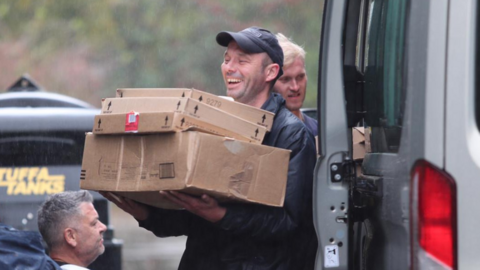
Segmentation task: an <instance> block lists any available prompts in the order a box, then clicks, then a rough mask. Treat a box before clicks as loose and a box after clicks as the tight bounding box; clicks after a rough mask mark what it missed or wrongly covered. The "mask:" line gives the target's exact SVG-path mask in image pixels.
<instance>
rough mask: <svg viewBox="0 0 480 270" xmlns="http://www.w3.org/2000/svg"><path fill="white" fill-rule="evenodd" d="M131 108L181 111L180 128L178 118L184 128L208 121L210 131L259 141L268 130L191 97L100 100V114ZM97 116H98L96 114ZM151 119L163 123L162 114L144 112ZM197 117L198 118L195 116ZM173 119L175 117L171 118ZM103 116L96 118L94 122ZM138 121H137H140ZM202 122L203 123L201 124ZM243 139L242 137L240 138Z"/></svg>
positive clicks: (140, 111)
mask: <svg viewBox="0 0 480 270" xmlns="http://www.w3.org/2000/svg"><path fill="white" fill-rule="evenodd" d="M132 111H134V112H135V113H139V115H142V116H141V117H139V118H142V117H143V114H144V113H151V112H162V113H163V112H178V113H179V114H182V115H184V116H185V117H184V119H183V120H182V119H181V118H180V116H178V117H177V118H176V119H177V120H178V121H188V123H183V124H185V125H186V126H185V128H180V124H181V123H180V122H177V123H176V126H175V128H177V129H182V130H183V129H186V128H188V125H187V124H189V125H192V126H194V127H199V128H200V129H205V128H206V126H207V125H208V128H209V129H210V131H211V133H213V134H218V135H222V136H229V137H232V138H240V137H239V135H241V136H243V137H244V138H246V140H248V141H250V142H253V143H256V144H261V143H262V141H263V138H264V136H265V134H266V133H267V130H266V128H265V127H263V126H259V125H256V124H254V123H252V122H249V121H246V120H244V119H241V118H239V117H237V116H235V115H232V114H230V113H226V112H223V111H221V110H219V109H217V108H214V107H211V106H208V105H205V104H203V103H201V102H198V101H196V100H194V99H191V98H169V97H166V98H165V97H164V98H161V97H152V98H145V97H143V98H107V99H105V101H104V102H103V104H102V114H103V115H109V114H114V113H130V112H132ZM99 117H100V116H99ZM146 118H149V119H150V120H151V121H150V122H152V121H159V122H160V124H162V125H163V124H164V117H163V116H162V117H161V118H160V119H157V120H155V116H154V115H147V116H146ZM195 119H197V120H195ZM172 120H174V119H173V118H172ZM99 121H103V122H104V123H105V121H106V120H101V119H98V120H97V119H95V123H97V124H98V123H99ZM139 125H140V124H139ZM201 126H202V127H201ZM242 140H244V141H245V139H242Z"/></svg>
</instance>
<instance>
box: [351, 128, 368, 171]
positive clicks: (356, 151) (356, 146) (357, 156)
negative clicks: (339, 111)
mask: <svg viewBox="0 0 480 270" xmlns="http://www.w3.org/2000/svg"><path fill="white" fill-rule="evenodd" d="M352 141H353V145H352V148H353V149H352V151H353V153H352V156H353V161H354V162H355V170H356V172H357V175H361V174H362V163H363V158H364V157H365V153H366V147H365V146H366V145H365V129H364V128H363V127H354V128H352Z"/></svg>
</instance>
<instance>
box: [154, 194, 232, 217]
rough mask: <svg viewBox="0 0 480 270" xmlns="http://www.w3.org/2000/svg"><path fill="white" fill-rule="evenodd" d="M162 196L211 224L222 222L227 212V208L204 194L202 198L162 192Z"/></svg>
mask: <svg viewBox="0 0 480 270" xmlns="http://www.w3.org/2000/svg"><path fill="white" fill-rule="evenodd" d="M160 194H161V195H162V196H164V197H165V198H166V199H168V200H170V201H171V202H173V203H176V204H178V205H180V206H181V207H183V208H185V210H187V211H190V212H191V213H193V214H195V215H197V216H199V217H201V218H204V219H206V220H208V221H210V222H217V221H220V220H221V219H222V218H223V217H224V216H225V213H226V212H227V209H226V208H225V207H222V206H220V205H218V202H217V200H215V199H214V198H212V197H210V196H208V195H206V194H203V195H202V197H200V198H196V197H193V196H190V195H187V194H184V193H181V192H176V191H160Z"/></svg>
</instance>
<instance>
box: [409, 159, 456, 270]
mask: <svg viewBox="0 0 480 270" xmlns="http://www.w3.org/2000/svg"><path fill="white" fill-rule="evenodd" d="M412 188H413V190H412V191H413V192H416V194H417V196H416V197H417V203H418V204H417V206H418V208H417V209H416V211H413V213H415V212H416V214H417V218H418V219H417V220H415V217H414V216H412V217H413V219H411V220H412V222H414V223H416V226H413V227H412V228H414V230H413V231H412V233H414V234H415V233H416V234H417V237H416V240H417V241H418V243H413V244H414V245H419V246H420V248H422V249H423V250H424V251H425V252H426V253H427V254H428V255H430V256H433V257H434V258H436V259H437V260H439V261H440V262H442V263H443V264H445V265H446V266H448V267H450V268H451V269H456V261H457V255H456V254H457V250H456V240H457V237H456V233H457V231H456V226H457V217H456V186H455V181H454V180H453V178H452V177H450V176H449V175H448V174H447V173H445V172H444V171H442V170H440V169H438V168H436V167H434V166H433V165H431V164H429V163H428V162H426V161H419V162H417V163H416V164H415V166H414V169H413V172H412ZM415 229H416V230H415ZM414 250H415V249H414ZM421 268H422V267H421V266H420V265H419V266H418V269H421Z"/></svg>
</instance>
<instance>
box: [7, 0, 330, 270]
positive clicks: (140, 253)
mask: <svg viewBox="0 0 480 270" xmlns="http://www.w3.org/2000/svg"><path fill="white" fill-rule="evenodd" d="M322 12H323V10H322V1H318V0H302V1H300V0H298V1H297V0H283V1H282V0H240V1H227V0H212V1H210V0H196V1H176V0H158V1H127V0H103V1H89V0H81V1H80V0H70V1H53V0H16V1H10V0H0V71H1V72H0V92H1V91H3V90H5V89H7V88H8V87H9V86H11V85H12V84H13V83H15V82H16V81H17V80H18V79H19V78H20V77H21V76H22V75H23V74H26V73H28V74H29V75H30V78H32V79H33V80H34V81H35V82H36V83H38V84H39V85H40V86H41V87H42V88H43V89H44V90H46V91H48V92H53V93H59V94H63V95H67V96H70V97H74V98H77V99H80V100H82V101H85V102H87V103H90V104H92V105H93V106H94V107H97V108H98V107H99V106H100V101H101V98H105V97H113V96H114V95H115V90H116V89H117V88H122V87H135V88H137V87H155V88H161V87H168V88H172V87H175V88H177V87H187V88H192V87H193V88H196V89H200V90H204V91H207V92H210V93H213V94H218V95H223V94H224V93H225V88H224V84H223V79H222V76H221V73H220V64H221V62H222V59H223V53H224V48H223V47H220V46H219V45H217V43H216V42H215V36H216V34H217V33H218V32H220V31H223V30H228V31H240V30H242V29H244V28H246V27H249V26H253V25H256V26H260V27H263V28H267V29H269V30H271V31H272V32H274V33H278V32H281V33H283V34H285V35H286V36H288V37H291V38H292V39H293V40H294V41H295V42H296V43H298V44H300V45H303V46H304V48H305V50H306V51H307V57H306V66H307V74H308V78H309V82H308V89H307V98H306V101H305V104H304V107H310V108H312V107H316V98H317V96H316V95H317V94H316V89H317V72H318V51H319V41H320V32H321V20H322ZM9 136H10V135H9ZM4 140H5V139H4ZM6 144H7V141H5V145H6ZM80 158H81V157H80ZM4 163H5V162H3V163H2V164H3V165H2V164H0V166H6V164H7V163H5V164H4ZM14 165H16V166H19V164H14ZM8 166H10V165H8ZM75 170H79V168H76V169H75ZM74 175H78V174H77V172H76V171H75V173H74ZM67 178H68V177H67ZM0 180H1V179H0ZM66 181H68V179H67V180H66ZM75 181H78V180H77V179H75ZM0 196H5V194H4V193H3V189H2V192H0ZM1 199H2V198H1V197H0V201H2V200H1ZM4 199H5V200H10V199H9V198H4ZM9 207H11V206H9ZM109 207H110V225H111V226H112V228H113V231H114V234H115V235H114V237H115V238H116V239H120V240H122V241H123V249H122V269H129V270H136V269H138V270H147V269H164V270H169V269H177V267H178V262H179V260H180V258H181V255H182V252H183V249H184V247H185V238H184V237H177V238H166V239H159V238H156V237H155V236H154V235H153V234H151V233H150V232H148V231H145V230H144V229H141V228H138V225H137V222H136V221H135V220H134V219H133V218H131V217H130V216H129V215H127V214H125V213H124V212H122V211H121V210H120V209H118V208H116V207H115V206H114V205H110V206H109ZM0 210H1V207H0ZM32 222H33V221H32Z"/></svg>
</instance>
